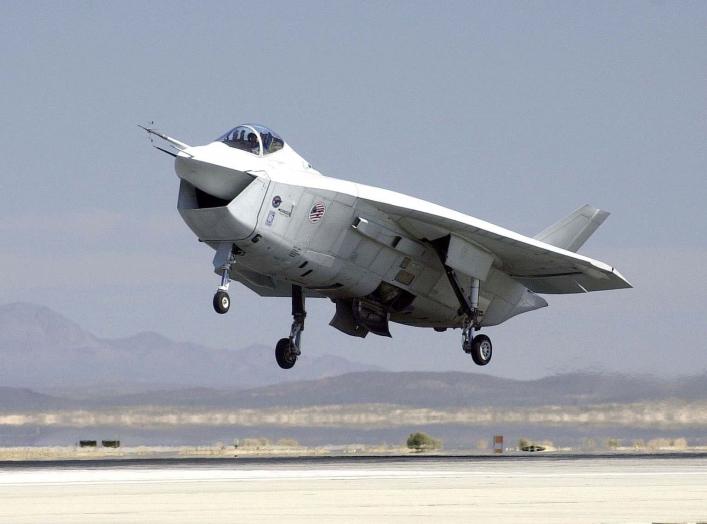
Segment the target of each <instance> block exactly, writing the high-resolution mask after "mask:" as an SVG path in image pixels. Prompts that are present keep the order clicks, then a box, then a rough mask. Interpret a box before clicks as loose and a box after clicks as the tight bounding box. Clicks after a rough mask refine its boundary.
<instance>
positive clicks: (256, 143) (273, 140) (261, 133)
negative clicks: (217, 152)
mask: <svg viewBox="0 0 707 524" xmlns="http://www.w3.org/2000/svg"><path fill="white" fill-rule="evenodd" d="M218 141H219V142H223V143H224V144H226V145H227V146H230V147H234V148H236V149H241V150H243V151H248V152H249V153H253V154H254V155H258V156H263V155H269V154H270V153H275V152H276V151H279V150H280V149H282V148H283V147H285V141H284V140H283V139H282V138H281V137H280V135H278V134H277V133H275V132H274V131H271V130H270V129H268V128H267V127H265V126H261V125H257V124H243V125H241V126H238V127H234V128H233V129H231V130H230V131H229V132H228V133H226V134H224V135H222V136H221V137H219V138H218Z"/></svg>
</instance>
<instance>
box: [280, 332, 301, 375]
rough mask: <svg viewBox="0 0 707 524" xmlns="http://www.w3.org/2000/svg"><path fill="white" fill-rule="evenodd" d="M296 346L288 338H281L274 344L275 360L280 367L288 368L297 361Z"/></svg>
mask: <svg viewBox="0 0 707 524" xmlns="http://www.w3.org/2000/svg"><path fill="white" fill-rule="evenodd" d="M297 353H298V351H297V347H296V346H295V343H294V342H293V341H292V340H291V339H289V338H281V339H280V340H279V341H278V343H277V346H275V360H277V365H278V366H280V367H281V368H282V369H290V368H291V367H292V366H294V365H295V362H297Z"/></svg>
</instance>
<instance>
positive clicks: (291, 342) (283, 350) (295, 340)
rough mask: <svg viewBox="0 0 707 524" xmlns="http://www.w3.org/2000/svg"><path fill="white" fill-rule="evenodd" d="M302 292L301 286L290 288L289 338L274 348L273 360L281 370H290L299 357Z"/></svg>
mask: <svg viewBox="0 0 707 524" xmlns="http://www.w3.org/2000/svg"><path fill="white" fill-rule="evenodd" d="M306 316H307V312H306V311H305V309H304V290H303V289H302V287H301V286H294V285H293V286H292V319H293V320H292V328H291V329H290V336H289V337H287V338H281V339H280V340H279V341H278V343H277V345H276V346H275V360H277V365H278V366H280V367H281V368H282V369H290V368H291V367H292V366H294V365H295V362H297V357H298V356H299V355H300V341H301V340H302V331H304V319H305V317H306Z"/></svg>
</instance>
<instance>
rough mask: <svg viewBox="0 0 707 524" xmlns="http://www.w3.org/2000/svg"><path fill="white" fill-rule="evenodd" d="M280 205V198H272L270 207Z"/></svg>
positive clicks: (277, 196)
mask: <svg viewBox="0 0 707 524" xmlns="http://www.w3.org/2000/svg"><path fill="white" fill-rule="evenodd" d="M280 204H282V199H281V198H280V196H279V195H276V196H274V197H273V199H272V207H280Z"/></svg>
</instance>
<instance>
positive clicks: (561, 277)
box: [357, 184, 632, 294]
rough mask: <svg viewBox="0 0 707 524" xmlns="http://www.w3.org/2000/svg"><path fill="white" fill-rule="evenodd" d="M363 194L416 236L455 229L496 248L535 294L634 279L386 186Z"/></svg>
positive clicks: (504, 265) (619, 285)
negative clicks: (628, 278) (388, 188)
mask: <svg viewBox="0 0 707 524" xmlns="http://www.w3.org/2000/svg"><path fill="white" fill-rule="evenodd" d="M357 186H358V187H357V189H358V193H359V194H358V197H359V199H361V200H363V201H366V202H368V203H369V204H370V205H372V206H373V207H375V208H377V209H380V210H381V211H383V212H384V213H386V214H387V215H389V216H390V217H391V219H393V220H395V221H396V222H397V223H398V224H399V225H400V226H401V227H402V228H403V229H405V230H406V231H408V232H409V233H410V234H412V235H414V236H415V237H417V238H418V239H428V240H432V239H435V238H439V237H441V236H444V235H448V234H450V233H454V234H457V235H459V236H461V237H463V238H465V239H466V240H468V241H470V242H472V243H475V244H477V245H479V246H481V247H482V248H484V249H486V250H488V251H490V252H491V253H493V255H494V257H495V261H494V264H495V265H496V266H497V267H499V268H500V269H501V270H503V271H504V272H506V273H508V274H509V275H510V276H511V277H512V278H514V279H515V280H517V281H519V282H521V283H522V284H523V285H524V286H526V287H527V288H528V289H530V290H531V291H534V292H535V293H552V294H566V293H587V292H589V291H604V290H610V289H624V288H630V287H632V286H631V284H630V283H629V282H628V281H627V280H626V279H625V278H624V277H623V276H622V275H621V273H619V272H618V271H617V270H616V269H614V268H613V267H611V266H609V265H608V264H605V263H604V262H600V261H598V260H594V259H592V258H589V257H585V256H582V255H578V254H576V253H573V252H570V251H567V250H565V249H561V248H559V247H556V246H553V245H550V244H547V243H545V242H542V241H540V240H537V239H533V238H530V237H526V236H523V235H520V234H518V233H515V232H513V231H510V230H508V229H505V228H502V227H499V226H496V225H494V224H491V223H489V222H485V221H483V220H479V219H477V218H474V217H472V216H469V215H465V214H463V213H459V212H457V211H453V210H451V209H448V208H445V207H442V206H439V205H437V204H432V203H430V202H426V201H424V200H420V199H417V198H414V197H410V196H407V195H403V194H400V193H395V192H393V191H388V190H385V189H379V188H375V187H371V186H364V185H358V184H357Z"/></svg>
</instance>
